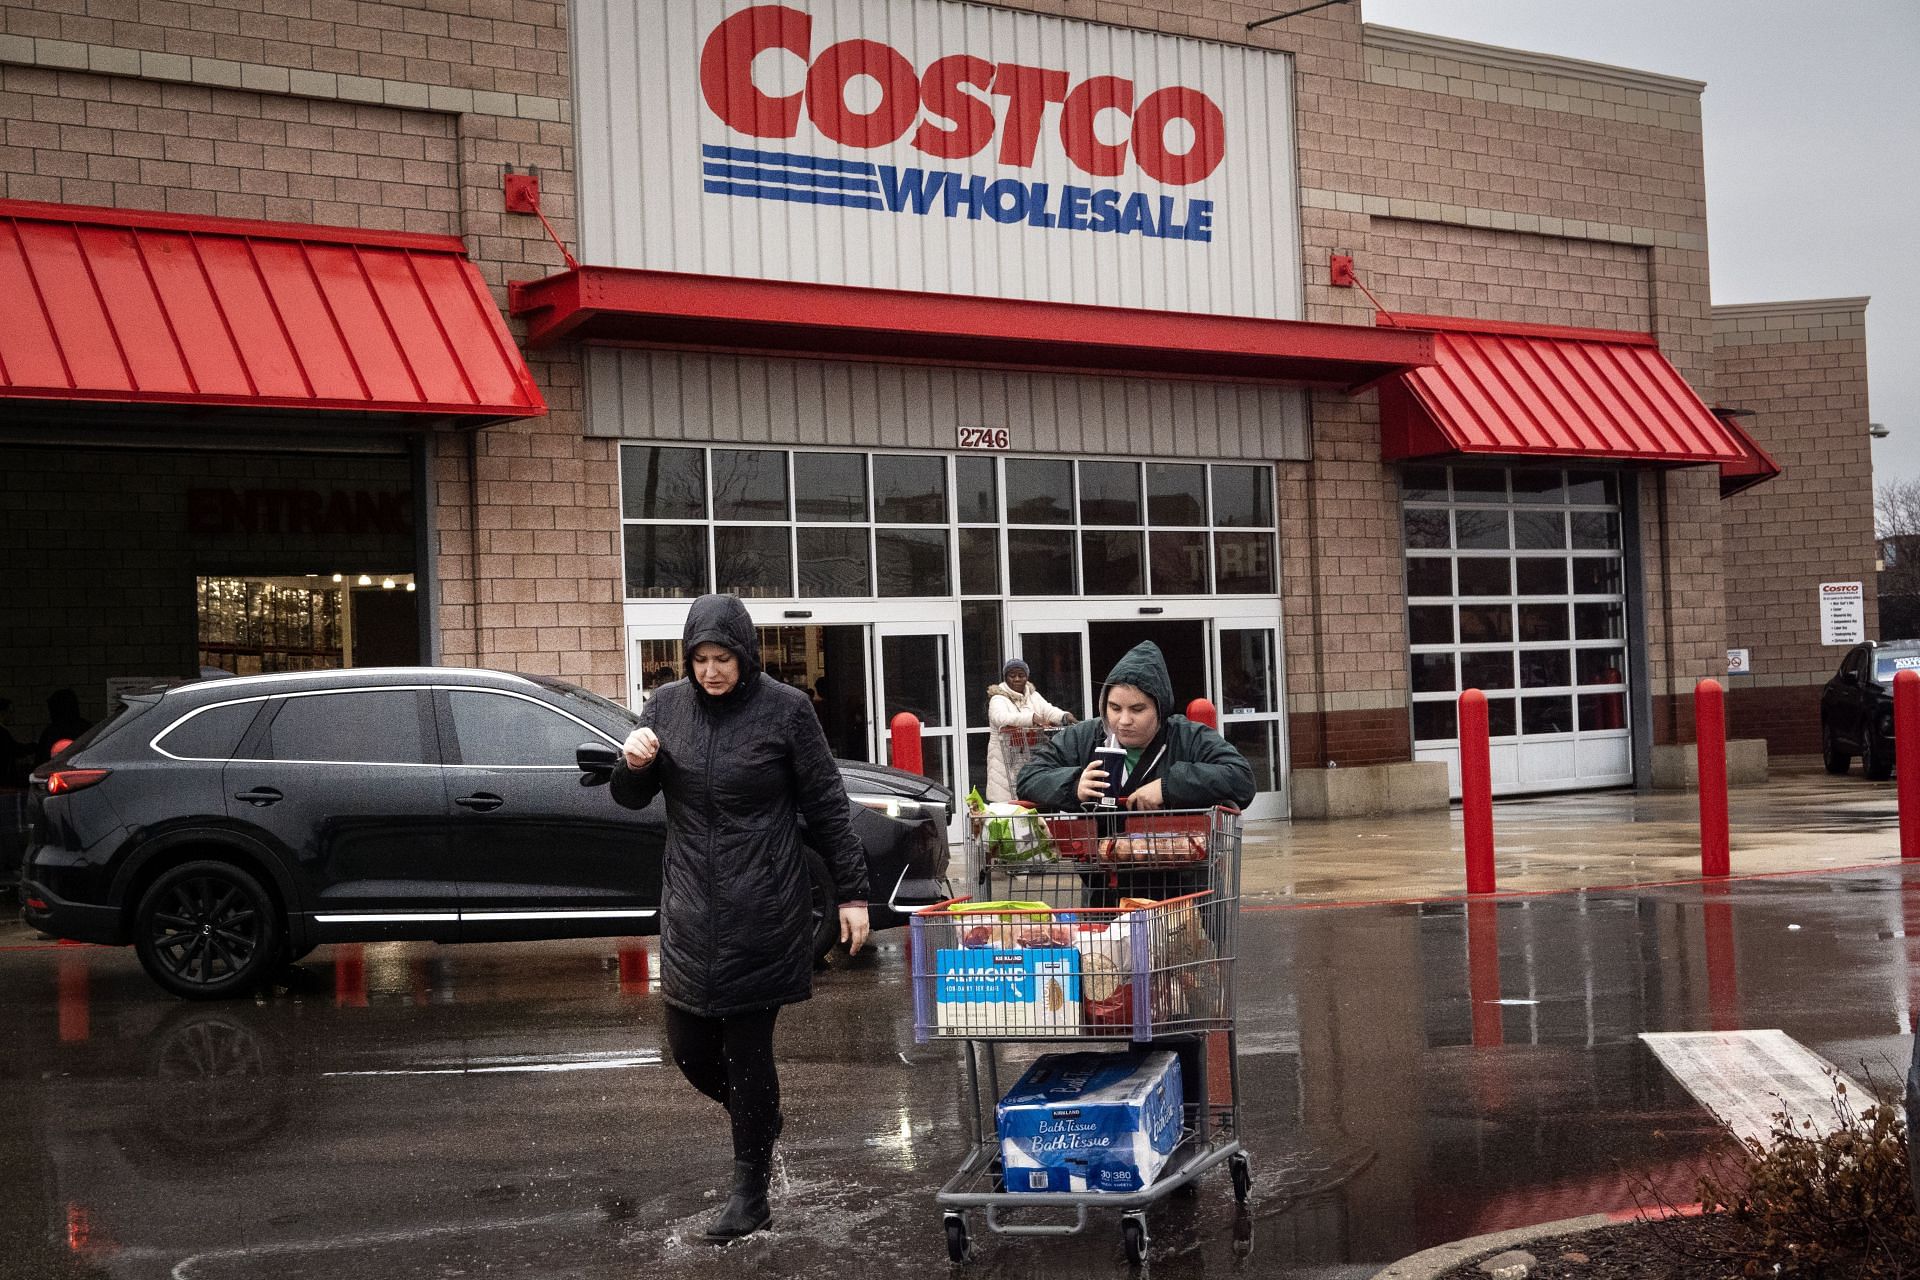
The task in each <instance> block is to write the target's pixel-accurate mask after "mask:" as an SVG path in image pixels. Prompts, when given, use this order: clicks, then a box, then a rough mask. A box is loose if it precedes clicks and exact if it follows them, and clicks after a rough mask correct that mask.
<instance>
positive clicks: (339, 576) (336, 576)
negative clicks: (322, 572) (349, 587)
mask: <svg viewBox="0 0 1920 1280" xmlns="http://www.w3.org/2000/svg"><path fill="white" fill-rule="evenodd" d="M346 578H347V575H346V574H344V573H336V574H334V575H333V580H334V581H335V582H345V581H346Z"/></svg>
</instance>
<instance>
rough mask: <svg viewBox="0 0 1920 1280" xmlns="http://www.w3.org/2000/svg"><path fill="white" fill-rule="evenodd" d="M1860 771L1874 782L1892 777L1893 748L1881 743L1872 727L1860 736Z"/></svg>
mask: <svg viewBox="0 0 1920 1280" xmlns="http://www.w3.org/2000/svg"><path fill="white" fill-rule="evenodd" d="M1860 771H1861V772H1862V773H1864V774H1866V775H1867V776H1868V777H1869V778H1872V779H1873V780H1874V781H1875V782H1885V781H1886V780H1887V779H1888V778H1891V777H1892V776H1893V748H1892V747H1891V746H1889V745H1888V744H1887V743H1886V742H1883V741H1882V740H1881V738H1880V735H1879V733H1878V732H1876V731H1875V730H1874V729H1873V728H1872V726H1868V728H1867V729H1866V730H1865V731H1864V732H1862V733H1861V735H1860Z"/></svg>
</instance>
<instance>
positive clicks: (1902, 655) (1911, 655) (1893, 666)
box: [1873, 649, 1920, 684]
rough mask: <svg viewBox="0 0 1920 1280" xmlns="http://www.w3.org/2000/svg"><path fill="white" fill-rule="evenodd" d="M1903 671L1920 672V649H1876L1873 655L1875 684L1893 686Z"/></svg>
mask: <svg viewBox="0 0 1920 1280" xmlns="http://www.w3.org/2000/svg"><path fill="white" fill-rule="evenodd" d="M1902 671H1913V672H1920V649H1876V650H1874V653H1873V682H1874V683H1875V684H1892V683H1893V677H1894V676H1895V675H1896V674H1897V673H1899V672H1902Z"/></svg>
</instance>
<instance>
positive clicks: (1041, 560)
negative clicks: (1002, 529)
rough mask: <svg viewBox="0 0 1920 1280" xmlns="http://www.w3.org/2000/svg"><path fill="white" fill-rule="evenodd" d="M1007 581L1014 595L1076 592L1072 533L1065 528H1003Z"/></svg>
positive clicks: (1049, 594) (1068, 593) (1073, 593)
mask: <svg viewBox="0 0 1920 1280" xmlns="http://www.w3.org/2000/svg"><path fill="white" fill-rule="evenodd" d="M1007 577H1008V578H1009V579H1011V581H1010V582H1009V583H1008V584H1007V585H1008V587H1009V588H1010V589H1011V593H1012V594H1013V595H1016V596H1071V595H1077V594H1078V583H1076V581H1075V580H1074V573H1073V533H1072V532H1071V531H1070V530H1067V529H1009V530H1007Z"/></svg>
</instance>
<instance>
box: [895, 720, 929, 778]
mask: <svg viewBox="0 0 1920 1280" xmlns="http://www.w3.org/2000/svg"><path fill="white" fill-rule="evenodd" d="M887 725H888V727H889V728H890V729H891V730H892V731H893V767H894V768H896V769H905V770H906V771H907V772H908V773H918V774H925V773H926V771H927V766H926V763H925V757H923V756H922V755H921V752H920V717H919V716H916V715H915V714H913V712H911V711H902V712H901V713H900V714H899V715H897V716H895V717H894V718H893V719H891V720H889V721H887Z"/></svg>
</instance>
